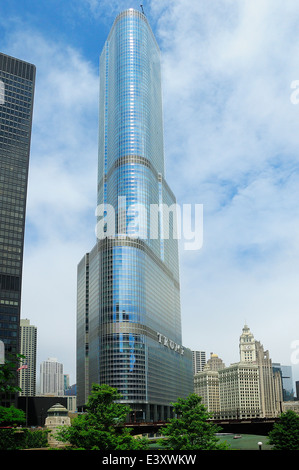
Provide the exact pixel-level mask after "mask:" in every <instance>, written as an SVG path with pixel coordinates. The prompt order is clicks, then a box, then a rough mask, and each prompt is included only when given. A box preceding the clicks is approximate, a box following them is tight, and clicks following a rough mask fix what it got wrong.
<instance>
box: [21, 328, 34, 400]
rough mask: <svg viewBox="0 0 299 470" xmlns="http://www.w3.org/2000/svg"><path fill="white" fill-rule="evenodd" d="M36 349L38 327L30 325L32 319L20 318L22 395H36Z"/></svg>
mask: <svg viewBox="0 0 299 470" xmlns="http://www.w3.org/2000/svg"><path fill="white" fill-rule="evenodd" d="M36 349H37V328H36V326H33V325H30V320H28V319H21V320H20V354H21V355H22V356H24V357H25V358H24V360H23V362H22V363H21V365H20V368H19V371H18V372H19V387H20V388H21V390H22V391H21V392H20V396H27V397H29V396H31V397H34V396H35V395H36Z"/></svg>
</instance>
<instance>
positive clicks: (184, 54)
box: [152, 0, 299, 362]
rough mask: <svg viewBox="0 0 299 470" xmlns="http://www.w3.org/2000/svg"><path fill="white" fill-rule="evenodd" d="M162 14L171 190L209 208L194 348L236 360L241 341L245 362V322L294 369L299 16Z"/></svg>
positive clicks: (192, 304)
mask: <svg viewBox="0 0 299 470" xmlns="http://www.w3.org/2000/svg"><path fill="white" fill-rule="evenodd" d="M152 14H154V15H156V17H157V18H158V17H159V21H158V42H159V43H160V45H161V49H162V61H163V79H164V83H163V95H164V113H165V134H166V143H165V148H166V174H167V175H168V176H167V179H168V182H169V184H170V186H171V187H172V189H173V191H174V192H175V194H176V195H177V197H178V202H192V203H203V205H204V245H203V249H202V250H201V252H198V253H197V255H196V256H194V253H191V254H190V253H188V252H183V251H181V279H182V317H183V325H184V328H183V337H184V339H185V343H186V345H188V344H189V345H190V346H191V347H192V348H195V349H201V348H203V349H204V350H206V349H207V348H208V349H210V350H211V351H212V350H213V348H214V352H216V353H218V354H219V355H221V354H223V355H224V356H225V355H227V357H229V358H230V360H231V359H232V357H231V349H232V348H231V341H232V340H234V341H235V344H236V347H235V360H238V338H239V334H240V333H241V328H242V326H243V323H244V322H245V319H246V320H247V323H248V324H249V326H251V325H250V324H251V323H252V330H254V334H255V336H256V338H257V339H259V340H260V341H261V342H262V343H264V346H265V347H266V348H269V349H270V352H271V348H270V347H272V353H273V356H275V360H276V361H279V360H280V357H281V360H282V361H285V362H288V358H289V357H290V356H289V345H290V344H291V341H292V340H294V339H296V338H294V331H296V329H298V318H297V317H298V314H297V305H298V295H297V288H296V286H297V284H298V280H299V279H298V277H299V276H298V273H297V271H298V270H297V266H298V258H299V256H298V255H299V250H298V240H299V238H298V232H299V214H298V203H297V201H298V196H299V190H298V187H299V185H298V183H299V174H298V168H299V165H298V163H299V161H298V148H299V146H298V144H299V139H298V128H299V107H296V106H294V105H292V104H291V102H290V95H291V82H292V80H296V79H298V77H299V67H298V62H297V57H298V47H299V42H298V40H297V39H296V38H297V32H296V31H297V25H298V20H299V5H298V3H297V2H295V1H291V2H288V5H287V6H286V4H285V2H282V1H277V2H275V3H273V2H271V1H269V0H262V1H259V2H257V1H252V0H251V1H222V2H217V4H216V3H212V2H205V1H199V2H192V1H189V0H176V1H175V2H174V1H173V2H167V3H166V2H163V1H162V2H160V1H159V2H158V1H153V2H152ZM278 325H280V326H282V325H285V329H286V330H287V332H286V333H284V332H283V333H282V329H281V328H279V327H278ZM195 326H197V328H196V327H195ZM283 330H284V329H283ZM213 338H214V340H213ZM280 338H281V339H282V341H281V343H279V339H280ZM213 341H214V346H212V344H210V343H212V342H213ZM225 359H226V358H225V357H224V360H225ZM225 362H226V361H225ZM227 362H229V361H228V360H227Z"/></svg>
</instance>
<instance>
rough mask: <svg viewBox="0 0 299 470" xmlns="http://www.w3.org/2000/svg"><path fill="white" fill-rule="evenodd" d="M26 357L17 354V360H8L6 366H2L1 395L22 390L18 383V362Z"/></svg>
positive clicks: (0, 368)
mask: <svg viewBox="0 0 299 470" xmlns="http://www.w3.org/2000/svg"><path fill="white" fill-rule="evenodd" d="M24 358H25V356H22V355H21V354H17V355H16V358H14V357H12V358H9V359H6V360H5V362H4V364H0V394H7V393H16V392H20V391H21V389H20V387H18V386H17V385H15V383H16V376H17V375H16V369H17V361H18V360H21V359H24Z"/></svg>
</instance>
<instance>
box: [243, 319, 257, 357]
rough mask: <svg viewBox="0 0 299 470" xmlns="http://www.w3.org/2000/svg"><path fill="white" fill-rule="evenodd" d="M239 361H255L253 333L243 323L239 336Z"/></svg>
mask: <svg viewBox="0 0 299 470" xmlns="http://www.w3.org/2000/svg"><path fill="white" fill-rule="evenodd" d="M239 348H240V362H253V363H256V347H255V339H254V336H253V334H252V333H251V331H250V329H249V328H248V326H247V325H244V328H243V330H242V334H241V336H240V345H239Z"/></svg>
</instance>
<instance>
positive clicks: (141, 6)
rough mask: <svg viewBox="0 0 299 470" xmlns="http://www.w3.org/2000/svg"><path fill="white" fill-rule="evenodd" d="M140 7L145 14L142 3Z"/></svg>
mask: <svg viewBox="0 0 299 470" xmlns="http://www.w3.org/2000/svg"><path fill="white" fill-rule="evenodd" d="M140 8H141V11H142V13H143V14H144V15H145V13H144V10H143V5H142V4H141V5H140Z"/></svg>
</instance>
